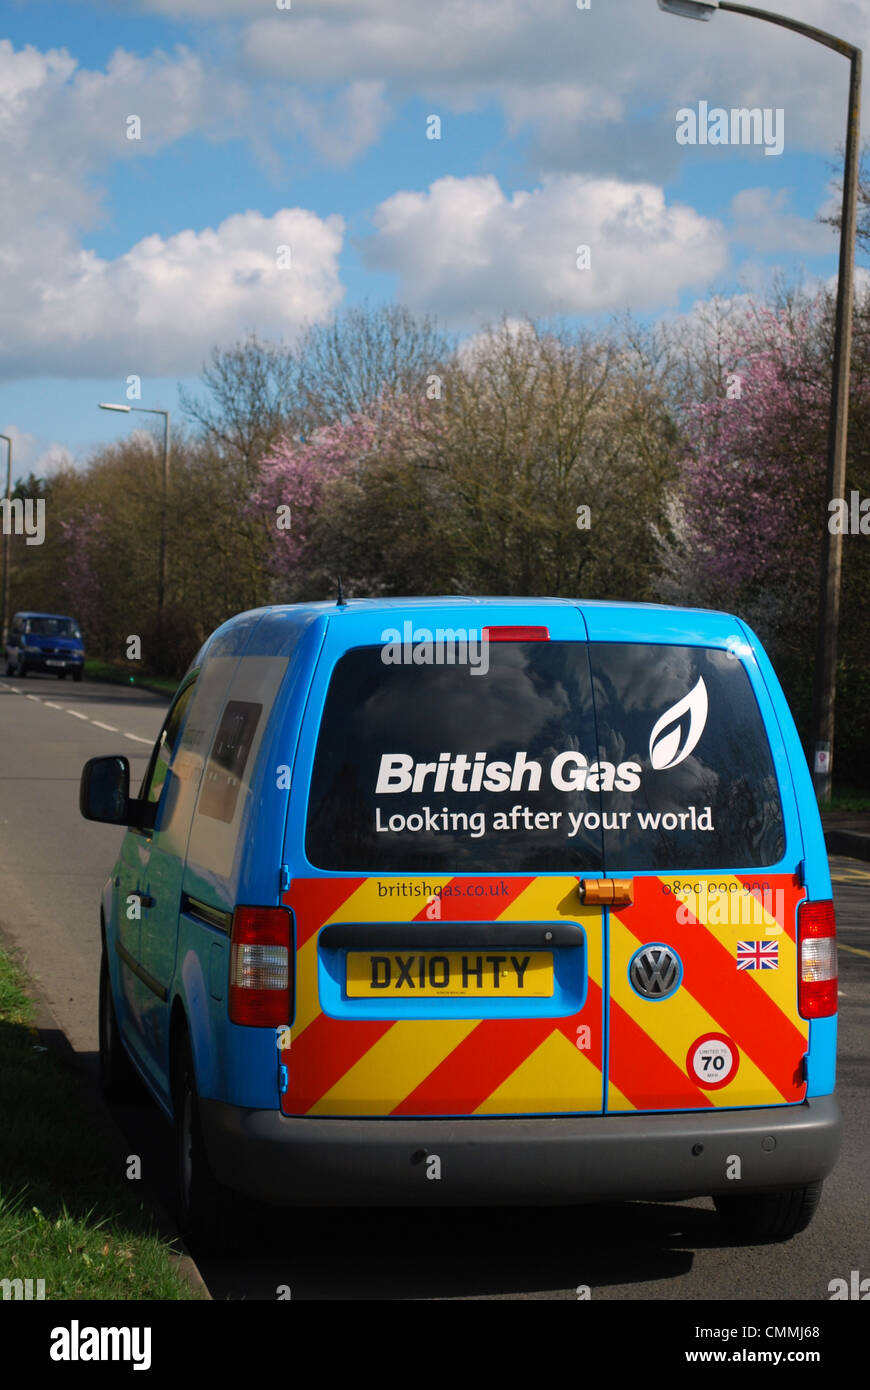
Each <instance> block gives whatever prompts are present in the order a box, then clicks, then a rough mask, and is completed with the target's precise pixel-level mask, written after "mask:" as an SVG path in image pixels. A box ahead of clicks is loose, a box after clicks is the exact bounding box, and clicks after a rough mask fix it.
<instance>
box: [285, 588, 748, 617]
mask: <svg viewBox="0 0 870 1390" xmlns="http://www.w3.org/2000/svg"><path fill="white" fill-rule="evenodd" d="M475 606H480V607H483V606H487V607H488V606H493V607H496V606H497V607H508V608H514V607H516V608H533V607H540V608H580V609H582V610H585V609H587V608H596V609H601V610H604V609H607V610H610V611H612V612H623V611H625V612H638V613H644V612H654V613H672V614H677V613H683V614H687V615H688V614H692V615H693V616H695V615H697V614H699V613H701V614H704V616H705V617H711V616H718V617H723V616H725V617H727V616H730V615H728V614H725V613H724V612H723V611H722V610H720V609H714V608H683V607H673V606H671V605H670V604H665V603H629V602H623V601H622V600H619V599H584V598H534V597H528V598H522V597H518V596H515V595H512V596H510V597H506V596H505V595H501V594H492V595H487V594H469V595H465V594H438V595H426V596H420V595H408V596H407V597H404V598H401V597H400V598H349V599H345V601H344V602H343V603H342V604H339V603H338V602H337V601H336V600H335V599H326V600H320V601H318V602H312V603H276V604H272V605H270V606H269V607H266V608H262V609H260V610H259V611H260V612H261V613H263V614H265V613H301V612H317V613H329V612H333V611H338V612H342V611H346V612H348V613H351V612H371V611H372V610H375V611H381V612H393V611H397V610H400V609H401V610H402V611H406V610H407V609H409V608H420V609H426V608H457V609H460V608H469V607H475Z"/></svg>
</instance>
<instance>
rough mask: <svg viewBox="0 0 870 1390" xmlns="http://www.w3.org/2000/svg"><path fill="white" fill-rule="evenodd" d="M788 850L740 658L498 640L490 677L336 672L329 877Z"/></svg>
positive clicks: (314, 800)
mask: <svg viewBox="0 0 870 1390" xmlns="http://www.w3.org/2000/svg"><path fill="white" fill-rule="evenodd" d="M593 692H594V698H593ZM784 848H785V842H784V833H783V822H782V811H781V807H780V801H779V792H778V788H777V782H776V777H775V774H774V769H773V760H772V756H771V752H770V748H769V746H768V742H767V737H766V734H765V730H764V724H763V721H762V718H761V715H760V712H759V709H758V706H757V704H756V701H755V697H754V695H753V692H752V687H751V685H750V683H749V679H748V676H747V674H746V672H745V670H744V669H743V667H742V665H741V663H740V661H739V660H737V659H735V658H732V657H731V655H730V654H729V653H727V652H723V651H719V650H712V649H707V648H699V647H677V646H661V645H657V644H656V645H653V644H646V645H642V644H636V643H592V644H588V645H587V644H586V643H581V642H499V643H493V644H491V645H490V646H489V649H488V652H487V664H486V669H485V671H484V670H483V669H480V668H478V669H475V668H473V667H471V666H469V665H459V664H457V665H448V664H444V665H436V664H431V665H419V666H418V665H413V664H386V663H385V661H384V659H383V649H382V648H381V647H362V648H356V649H354V650H352V651H349V652H347V653H346V654H345V655H344V656H343V657H342V658H341V659H340V660H339V661H338V663H337V664H336V667H335V670H334V672H333V674H332V679H331V682H330V686H329V690H328V692H327V698H326V703H325V707H324V712H323V717H322V720H321V727H320V732H319V736H318V743H317V749H316V753H315V760H314V769H313V774H312V784H311V791H310V796H309V807H308V822H307V832H306V854H307V857H308V859H309V862H310V863H312V864H313V865H315V866H317V867H319V868H323V869H332V870H343V871H354V872H359V873H365V872H395V873H403V872H414V871H425V872H430V873H487V874H488V873H498V872H515V873H523V872H528V873H535V872H548V871H552V872H559V871H561V872H568V873H572V872H577V873H581V872H590V871H592V872H597V873H601V872H608V871H616V870H621V871H629V870H641V869H657V870H659V871H661V872H680V871H682V870H683V869H700V868H709V869H735V868H756V867H763V866H766V865H771V864H774V863H776V862H778V861H779V860H780V859H781V858H782V855H783V853H784Z"/></svg>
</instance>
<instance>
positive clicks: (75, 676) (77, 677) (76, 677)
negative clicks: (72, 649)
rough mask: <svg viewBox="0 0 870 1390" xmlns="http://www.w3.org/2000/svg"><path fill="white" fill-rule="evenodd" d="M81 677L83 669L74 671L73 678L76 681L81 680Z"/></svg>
mask: <svg viewBox="0 0 870 1390" xmlns="http://www.w3.org/2000/svg"><path fill="white" fill-rule="evenodd" d="M81 678H82V673H81V671H73V680H74V681H80V680H81Z"/></svg>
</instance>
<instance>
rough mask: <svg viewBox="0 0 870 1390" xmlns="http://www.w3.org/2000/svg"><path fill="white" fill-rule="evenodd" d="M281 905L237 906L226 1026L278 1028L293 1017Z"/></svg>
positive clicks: (288, 935) (287, 926) (287, 931)
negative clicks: (234, 1024)
mask: <svg viewBox="0 0 870 1390" xmlns="http://www.w3.org/2000/svg"><path fill="white" fill-rule="evenodd" d="M291 940H292V932H291V917H290V913H289V911H288V909H287V908H286V907H237V908H236V910H235V912H234V913H233V931H232V944H231V946H230V999H229V1014H230V1022H231V1023H244V1024H247V1025H248V1026H249V1027H252V1028H277V1027H280V1025H281V1024H283V1023H289V1022H290V1019H291V1018H292V1016H293V997H292V996H293V991H292V981H291V974H290V946H291Z"/></svg>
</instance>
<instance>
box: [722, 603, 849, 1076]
mask: <svg viewBox="0 0 870 1390" xmlns="http://www.w3.org/2000/svg"><path fill="white" fill-rule="evenodd" d="M741 627H742V628H743V631H744V632H745V633H746V637H747V640H748V641H749V642H751V643H752V645H753V647H754V650H755V656H756V659H757V661H758V667H759V670H760V672H761V675H762V677H763V679H764V682H765V685H766V686H767V690H768V694H769V695H770V699H771V703H772V704H773V708H774V711H775V714H776V719H777V722H778V724H779V728H780V733H781V735H782V741H783V745H784V748H785V753H786V756H787V758H788V764H789V769H790V773H791V779H792V784H793V786H794V790H795V796H796V798H797V804H798V809H799V815H800V825H801V836H802V839H803V847H804V881H805V883H806V888H807V897H808V898H809V899H810V900H814V901H825V900H827V899H830V898H832V897H833V888H832V886H831V873H830V868H829V866H828V854H827V849H826V847H825V834H824V830H823V828H822V819H821V816H820V815H819V809H818V803H817V802H816V794H815V790H814V788H813V782H812V777H811V776H810V770H809V767H808V765H807V760H806V757H805V756H804V750H803V747H802V746H801V741H800V736H799V735H798V731H797V729H796V727H795V722H794V719H793V717H792V713H791V710H790V709H789V707H788V701H787V700H786V698H785V695H784V694H783V691H782V686H781V685H780V683H779V680H778V679H777V676H776V673H775V671H774V669H773V666H772V665H771V662H770V659H769V657H768V655H767V653H766V652H765V651H764V648H763V647H762V645H761V643H760V642H759V640H758V638H757V637H756V636H755V634H754V632H753V631H752V629H751V628H749V627H747V626H746V624H745V623H741ZM809 1027H810V1036H809V1049H808V1054H807V1063H806V1067H807V1097H811V1096H827V1095H831V1094H832V1093H833V1090H834V1086H835V1083H836V1074H837V1015H836V1014H834V1015H833V1017H831V1018H814V1019H811V1020H810V1025H809Z"/></svg>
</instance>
